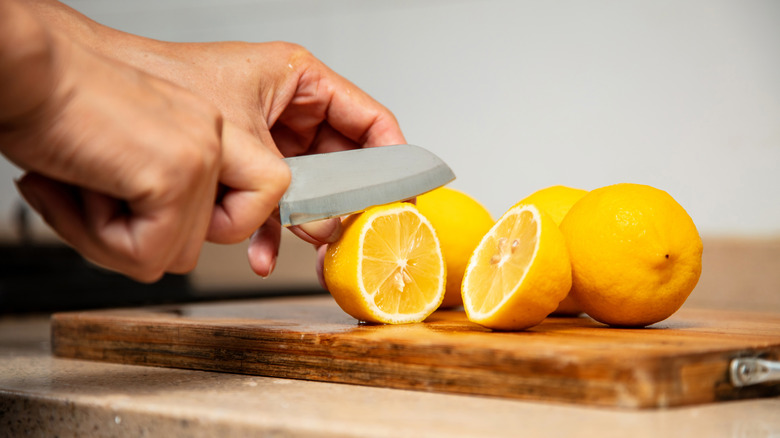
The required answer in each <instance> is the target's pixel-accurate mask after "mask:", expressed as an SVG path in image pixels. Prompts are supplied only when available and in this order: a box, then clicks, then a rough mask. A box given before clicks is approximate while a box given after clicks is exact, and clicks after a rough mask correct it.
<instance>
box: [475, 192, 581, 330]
mask: <svg viewBox="0 0 780 438" xmlns="http://www.w3.org/2000/svg"><path fill="white" fill-rule="evenodd" d="M570 287H571V265H570V262H569V256H568V251H567V249H566V243H565V241H564V239H563V235H562V234H561V232H560V230H559V229H558V226H557V225H556V224H555V222H554V221H553V220H552V219H551V218H550V217H549V216H548V215H547V214H546V213H544V212H542V211H540V210H539V209H538V208H537V207H536V206H534V205H532V204H524V203H519V204H516V205H515V206H513V207H512V208H510V209H509V210H508V211H507V212H506V213H504V215H503V216H501V218H500V219H499V220H498V222H496V224H495V225H494V226H493V227H492V228H491V229H490V231H488V233H487V234H486V235H485V236H484V237H483V239H482V241H481V242H480V244H479V245H478V246H477V248H476V249H475V250H474V253H473V254H472V256H471V259H470V260H469V264H468V267H467V268H466V272H465V274H464V277H463V284H462V287H461V293H462V297H463V307H464V309H465V310H466V315H467V317H468V319H469V320H470V321H472V322H475V323H477V324H480V325H483V326H485V327H489V328H493V329H497V330H522V329H526V328H529V327H533V326H534V325H537V324H539V323H540V322H541V321H542V320H544V318H546V317H547V315H549V314H550V313H552V312H553V311H554V310H555V309H556V307H557V306H558V304H559V303H560V302H561V301H562V300H563V299H564V298H565V297H566V295H567V293H568V292H569V288H570Z"/></svg>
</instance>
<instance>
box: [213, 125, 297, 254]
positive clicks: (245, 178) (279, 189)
mask: <svg viewBox="0 0 780 438" xmlns="http://www.w3.org/2000/svg"><path fill="white" fill-rule="evenodd" d="M275 149H276V146H275V145H274V144H273V140H271V138H270V135H269V136H268V138H267V139H266V140H264V141H261V140H260V139H258V138H256V137H255V136H253V135H251V134H249V133H248V132H246V131H243V130H241V129H239V128H238V127H236V126H235V125H233V124H231V123H229V122H228V123H225V125H224V127H223V130H222V161H221V162H222V167H221V169H220V174H219V182H220V184H221V185H222V186H223V188H224V189H225V190H224V191H223V195H222V197H221V199H219V200H218V203H217V205H216V206H215V207H214V210H213V213H212V216H211V223H210V225H209V231H208V235H207V239H208V240H210V241H212V242H216V243H235V242H240V241H242V240H244V239H246V238H247V237H249V236H250V235H251V234H252V233H253V232H254V231H255V230H256V229H258V228H259V227H260V226H261V225H262V224H263V223H264V222H265V221H266V219H267V218H268V216H269V215H270V214H271V212H273V211H274V209H275V208H276V206H277V204H278V203H279V199H281V197H282V195H283V194H284V192H285V190H287V186H289V185H290V169H289V168H288V167H287V164H285V163H284V161H282V159H281V158H279V155H278V153H276V152H274V151H275Z"/></svg>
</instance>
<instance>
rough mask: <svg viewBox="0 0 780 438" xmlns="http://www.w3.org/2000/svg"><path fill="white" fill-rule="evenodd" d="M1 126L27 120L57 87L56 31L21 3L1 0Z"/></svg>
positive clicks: (7, 126) (4, 127) (10, 125)
mask: <svg viewBox="0 0 780 438" xmlns="http://www.w3.org/2000/svg"><path fill="white" fill-rule="evenodd" d="M0 17H1V18H0V129H2V130H7V129H9V128H10V127H13V126H15V125H17V124H19V123H23V122H24V121H25V120H26V119H27V118H28V117H29V116H30V115H31V114H34V113H35V112H36V111H37V110H38V109H39V108H40V107H41V106H43V105H44V104H45V102H46V100H47V99H48V96H49V95H51V93H52V91H53V90H54V88H55V87H56V82H57V81H56V76H57V75H56V72H55V70H56V69H55V64H56V62H57V61H56V59H55V58H56V56H57V54H56V48H55V43H54V40H53V38H52V35H51V34H50V33H49V32H48V31H47V30H46V29H45V28H44V26H43V25H42V24H41V23H40V22H39V21H38V20H37V19H36V18H35V17H34V16H33V15H32V14H30V13H29V11H28V10H27V9H26V8H25V7H24V6H23V5H22V4H20V3H17V2H16V1H8V0H5V1H0Z"/></svg>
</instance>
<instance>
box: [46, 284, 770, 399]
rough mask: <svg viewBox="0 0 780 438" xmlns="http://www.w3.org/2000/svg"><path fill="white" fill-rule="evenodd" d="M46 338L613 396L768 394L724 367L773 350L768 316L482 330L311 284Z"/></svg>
mask: <svg viewBox="0 0 780 438" xmlns="http://www.w3.org/2000/svg"><path fill="white" fill-rule="evenodd" d="M52 342H53V349H54V353H55V354H56V355H57V356H61V357H69V358H79V359H88V360H99V361H107V362H117V363H124V364H137V365H153V366H163V367H176V368H188V369H196V370H212V371H221V372H230V373H244V374H253V375H261V376H274V377H283V378H293V379H307V380H319V381H327V382H341V383H351V384H358V385H370V386H380V387H389V388H403V389H413V390H423V391H436V392H447V393H460V394H473V395H485V396H496V397H508V398H516V399H526V400H545V401H556V402H568V403H577V404H587V405H598V406H615V407H623V408H659V407H669V406H681V405H690V404H698V403H709V402H716V401H722V400H732V399H738V398H750V397H761V396H773V395H778V394H780V385H778V384H763V385H756V386H749V387H743V388H737V387H734V386H733V385H732V384H731V383H730V379H729V363H730V361H731V360H732V359H733V358H737V357H762V358H766V359H770V360H777V359H779V358H780V315H778V314H763V313H738V312H728V311H713V310H687V309H683V310H681V311H679V312H678V313H677V314H675V315H674V316H672V317H671V318H670V319H668V320H666V321H662V322H660V323H657V324H655V325H653V326H651V327H649V328H643V329H623V328H610V327H607V326H605V325H602V324H600V323H598V322H595V321H594V320H592V319H590V318H588V317H585V316H583V317H577V318H547V319H546V320H545V321H544V322H543V323H542V324H540V325H538V326H536V327H534V328H532V329H529V330H526V331H521V332H494V331H491V330H488V329H486V328H483V327H481V326H479V325H476V324H473V323H471V322H469V321H468V320H467V319H466V317H465V314H464V313H463V311H438V312H436V313H434V314H433V315H432V316H431V317H429V318H428V319H427V320H426V321H425V322H423V323H419V324H409V325H396V326H390V325H374V324H365V323H359V322H358V321H356V320H354V319H352V318H351V317H349V316H348V315H346V314H345V313H343V312H342V311H341V309H339V308H338V306H337V305H336V304H335V302H334V301H333V300H332V298H331V297H330V296H314V297H298V298H280V299H262V300H249V301H231V302H221V303H201V304H189V305H181V306H173V307H157V308H141V309H132V310H99V311H86V312H71V313H59V314H55V315H53V317H52Z"/></svg>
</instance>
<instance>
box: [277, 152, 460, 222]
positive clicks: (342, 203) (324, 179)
mask: <svg viewBox="0 0 780 438" xmlns="http://www.w3.org/2000/svg"><path fill="white" fill-rule="evenodd" d="M284 161H286V162H287V165H288V166H289V167H290V172H291V174H292V179H291V181H290V186H289V187H288V188H287V191H286V192H285V193H284V195H283V196H282V199H281V200H280V201H279V218H280V219H281V222H282V225H283V226H290V225H299V224H302V223H306V222H311V221H315V220H320V219H327V218H331V217H338V216H344V215H347V214H350V213H355V212H359V211H363V210H365V209H366V208H368V207H371V206H374V205H381V204H388V203H390V202H396V201H403V200H405V199H410V198H413V197H415V196H417V195H421V194H423V193H425V192H428V191H431V190H433V189H435V188H437V187H440V186H443V185H445V184H447V183H448V182H450V181H452V180H454V179H455V174H454V173H453V172H452V169H450V168H449V166H447V164H445V163H444V161H442V160H441V159H440V158H439V157H437V156H436V155H435V154H433V153H431V152H430V151H428V150H426V149H423V148H421V147H419V146H414V145H394V146H381V147H374V148H364V149H354V150H349V151H340V152H328V153H322V154H314V155H303V156H299V157H289V158H285V159H284Z"/></svg>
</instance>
